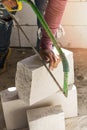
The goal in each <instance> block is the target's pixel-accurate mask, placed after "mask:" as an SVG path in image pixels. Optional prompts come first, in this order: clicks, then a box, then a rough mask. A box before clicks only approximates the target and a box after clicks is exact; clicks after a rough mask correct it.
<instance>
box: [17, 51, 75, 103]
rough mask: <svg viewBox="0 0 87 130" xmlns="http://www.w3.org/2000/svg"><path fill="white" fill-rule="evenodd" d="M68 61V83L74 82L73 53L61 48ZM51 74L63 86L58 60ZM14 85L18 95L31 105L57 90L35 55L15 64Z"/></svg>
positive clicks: (62, 76)
mask: <svg viewBox="0 0 87 130" xmlns="http://www.w3.org/2000/svg"><path fill="white" fill-rule="evenodd" d="M63 52H64V53H65V55H66V57H67V60H68V62H69V67H70V72H69V81H68V84H72V83H74V68H73V53H72V52H70V51H68V50H65V49H63ZM52 73H53V75H54V76H55V78H56V79H57V81H58V82H59V84H60V85H61V86H62V87H63V78H64V73H63V66H62V63H61V62H60V63H59V65H58V67H57V68H56V69H54V70H53V71H52ZM60 74H61V76H60ZM16 87H17V90H18V95H19V97H20V98H21V99H22V100H24V101H25V102H27V103H29V105H32V104H34V103H36V102H38V101H40V100H42V99H44V98H46V97H48V96H50V95H52V94H54V93H55V92H57V91H59V88H58V86H57V85H56V83H55V82H54V80H53V79H52V77H51V76H50V74H49V73H48V71H47V70H46V68H45V67H44V66H43V64H42V62H41V61H40V59H39V58H38V56H37V55H34V56H31V57H29V58H26V59H24V60H22V61H20V62H18V64H17V72H16Z"/></svg>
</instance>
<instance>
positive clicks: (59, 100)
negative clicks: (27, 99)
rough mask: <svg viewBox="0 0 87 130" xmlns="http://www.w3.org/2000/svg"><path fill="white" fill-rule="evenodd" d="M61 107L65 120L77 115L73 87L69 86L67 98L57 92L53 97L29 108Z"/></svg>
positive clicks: (74, 89)
mask: <svg viewBox="0 0 87 130" xmlns="http://www.w3.org/2000/svg"><path fill="white" fill-rule="evenodd" d="M55 105H61V107H62V110H63V111H64V115H65V118H70V117H75V116H77V115H78V106H77V105H78V104H77V90H76V86H75V85H70V86H69V90H68V97H65V96H64V95H63V93H62V92H60V91H58V92H56V93H54V94H53V95H51V96H49V97H47V98H45V99H43V100H41V101H39V102H38V103H36V104H34V105H32V106H31V108H36V107H44V106H55Z"/></svg>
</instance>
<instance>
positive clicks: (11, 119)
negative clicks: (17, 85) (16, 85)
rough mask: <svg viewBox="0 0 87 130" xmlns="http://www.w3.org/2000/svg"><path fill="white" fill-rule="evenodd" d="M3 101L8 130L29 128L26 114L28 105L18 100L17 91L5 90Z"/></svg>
mask: <svg viewBox="0 0 87 130" xmlns="http://www.w3.org/2000/svg"><path fill="white" fill-rule="evenodd" d="M1 100H2V107H3V113H4V119H5V123H6V128H7V130H14V129H19V128H26V127H28V122H27V114H26V110H27V109H28V105H27V104H25V103H24V102H23V101H21V100H20V99H19V98H18V94H17V91H13V92H9V91H8V90H7V89H6V90H4V91H3V92H2V94H1Z"/></svg>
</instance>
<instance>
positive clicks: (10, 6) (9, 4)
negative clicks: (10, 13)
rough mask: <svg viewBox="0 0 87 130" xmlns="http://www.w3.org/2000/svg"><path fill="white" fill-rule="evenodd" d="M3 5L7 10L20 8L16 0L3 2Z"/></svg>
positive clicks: (3, 0)
mask: <svg viewBox="0 0 87 130" xmlns="http://www.w3.org/2000/svg"><path fill="white" fill-rule="evenodd" d="M2 4H3V5H4V6H5V7H6V8H7V9H16V8H17V7H18V4H17V1H16V0H2Z"/></svg>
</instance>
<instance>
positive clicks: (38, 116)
mask: <svg viewBox="0 0 87 130" xmlns="http://www.w3.org/2000/svg"><path fill="white" fill-rule="evenodd" d="M27 117H28V123H29V128H30V130H53V129H54V130H65V121H64V113H63V111H62V109H61V107H60V106H48V107H42V108H36V109H31V110H28V111H27Z"/></svg>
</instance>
